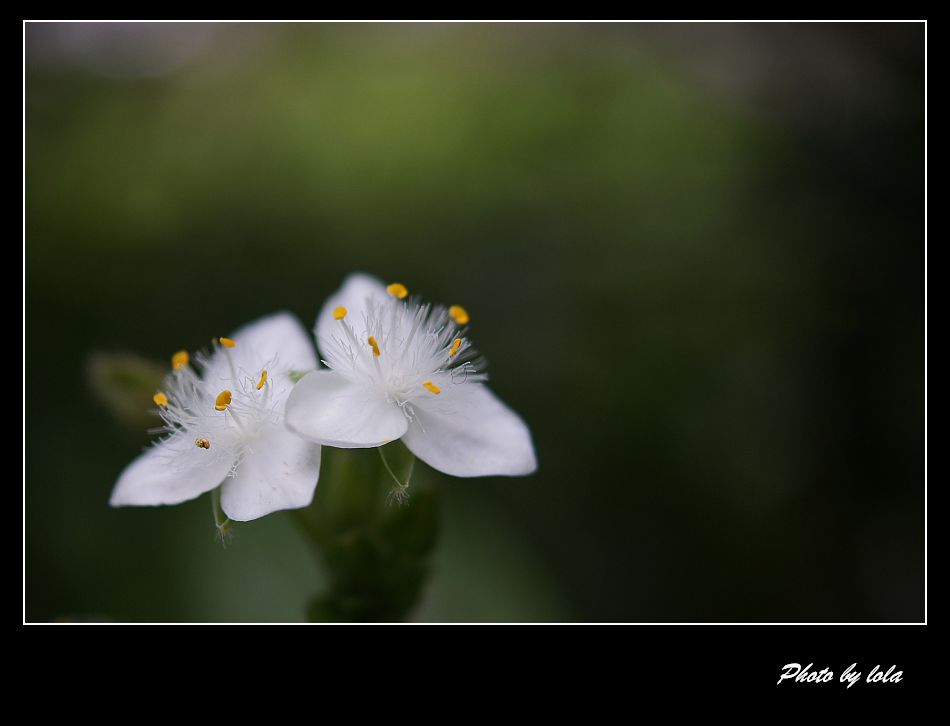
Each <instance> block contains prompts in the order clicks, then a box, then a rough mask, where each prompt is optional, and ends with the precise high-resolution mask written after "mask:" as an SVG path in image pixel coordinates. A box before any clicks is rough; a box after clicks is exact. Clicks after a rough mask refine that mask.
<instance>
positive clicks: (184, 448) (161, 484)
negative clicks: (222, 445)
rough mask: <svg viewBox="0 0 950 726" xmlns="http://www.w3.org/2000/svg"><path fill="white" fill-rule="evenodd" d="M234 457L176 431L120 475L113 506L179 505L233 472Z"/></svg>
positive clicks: (213, 486) (113, 493)
mask: <svg viewBox="0 0 950 726" xmlns="http://www.w3.org/2000/svg"><path fill="white" fill-rule="evenodd" d="M233 464H234V461H233V459H231V458H229V457H228V456H227V455H219V453H218V452H217V450H216V449H215V447H214V444H213V443H212V445H211V448H210V449H203V448H200V447H198V446H195V442H194V440H192V439H190V438H186V437H185V436H184V435H183V434H176V435H174V436H172V437H170V438H168V439H165V440H164V441H161V442H159V443H158V444H156V445H155V446H153V447H151V448H150V449H148V450H147V451H146V452H145V453H144V454H142V455H141V456H139V457H138V458H137V459H136V460H135V461H133V462H132V463H131V464H129V465H128V466H127V467H126V468H125V470H124V471H123V472H122V473H121V474H120V475H119V480H118V482H116V485H115V487H114V488H113V490H112V496H111V497H110V498H109V504H110V505H111V506H113V507H123V506H127V505H134V506H142V505H156V504H178V503H180V502H186V501H188V500H189V499H194V498H195V497H197V496H200V495H201V494H204V493H205V492H207V491H211V490H212V489H214V488H215V487H216V486H218V484H220V483H221V482H222V481H223V480H224V478H225V477H226V476H227V475H228V472H229V471H231V466H232V465H233Z"/></svg>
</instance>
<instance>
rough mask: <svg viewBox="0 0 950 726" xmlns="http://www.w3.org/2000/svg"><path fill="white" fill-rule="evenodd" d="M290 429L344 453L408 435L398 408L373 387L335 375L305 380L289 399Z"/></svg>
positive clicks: (322, 373)
mask: <svg viewBox="0 0 950 726" xmlns="http://www.w3.org/2000/svg"><path fill="white" fill-rule="evenodd" d="M284 417H285V420H286V422H287V428H289V429H290V430H291V431H294V432H295V433H297V434H299V435H301V436H303V437H304V438H306V439H309V440H310V441H316V442H317V443H320V444H325V445H327V446H336V447H338V448H341V449H365V448H369V447H372V446H382V445H383V444H386V443H388V442H390V441H394V440H395V439H398V438H399V437H400V436H402V435H403V434H404V433H405V432H406V426H407V425H408V421H407V420H406V417H405V415H404V414H403V412H402V409H400V408H399V407H398V406H396V405H394V404H392V403H390V402H389V401H387V400H386V398H385V397H384V396H383V395H382V394H381V393H380V392H379V391H378V390H377V389H375V388H373V387H372V386H368V385H365V384H357V383H351V382H350V381H348V380H347V379H345V378H344V377H343V376H341V375H340V374H339V373H336V372H335V371H314V372H313V373H308V374H307V375H306V376H304V377H303V378H302V379H301V380H300V382H299V383H297V385H296V386H294V389H293V391H291V392H290V398H288V399H287V408H286V410H285V412H284Z"/></svg>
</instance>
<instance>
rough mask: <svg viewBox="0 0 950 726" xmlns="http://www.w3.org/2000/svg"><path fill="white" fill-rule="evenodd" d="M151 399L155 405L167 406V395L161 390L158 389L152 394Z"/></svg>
mask: <svg viewBox="0 0 950 726" xmlns="http://www.w3.org/2000/svg"><path fill="white" fill-rule="evenodd" d="M152 400H153V401H155V405H156V406H161V407H162V408H168V396H166V395H165V394H164V393H162V392H161V391H159V392H158V393H156V394H155V395H154V396H152Z"/></svg>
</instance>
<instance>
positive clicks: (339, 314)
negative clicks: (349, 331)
mask: <svg viewBox="0 0 950 726" xmlns="http://www.w3.org/2000/svg"><path fill="white" fill-rule="evenodd" d="M333 317H334V318H335V319H336V320H343V318H345V317H346V308H345V307H343V306H342V305H340V307H338V308H333Z"/></svg>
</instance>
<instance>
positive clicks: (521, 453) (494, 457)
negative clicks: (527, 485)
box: [403, 383, 538, 477]
mask: <svg viewBox="0 0 950 726" xmlns="http://www.w3.org/2000/svg"><path fill="white" fill-rule="evenodd" d="M444 393H446V394H448V396H450V398H447V399H446V401H445V404H444V405H440V406H436V405H432V406H425V407H423V406H416V410H415V414H416V415H415V418H414V420H413V422H412V423H411V424H410V426H409V430H408V431H407V432H406V435H405V436H404V437H403V442H404V443H405V444H406V446H408V447H409V450H410V451H412V453H414V454H415V455H416V456H418V457H419V458H420V459H422V460H423V461H424V462H425V463H427V464H428V465H429V466H431V467H432V468H433V469H438V470H439V471H442V472H444V473H446V474H450V475H452V476H464V477H470V476H523V475H525V474H531V473H532V472H534V471H535V469H537V468H538V464H537V459H536V458H535V454H534V445H533V444H532V443H531V433H530V432H529V431H528V427H527V426H526V425H525V423H524V421H522V420H521V418H520V417H519V416H518V414H516V413H515V412H514V411H512V410H511V409H510V408H508V407H507V406H506V405H505V404H504V403H502V402H501V401H500V400H499V399H498V398H497V397H496V396H495V394H493V393H492V392H491V391H490V390H488V388H487V387H485V386H484V385H482V384H481V383H465V384H463V385H459V386H457V387H453V388H452V390H444ZM440 403H441V402H440Z"/></svg>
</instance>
